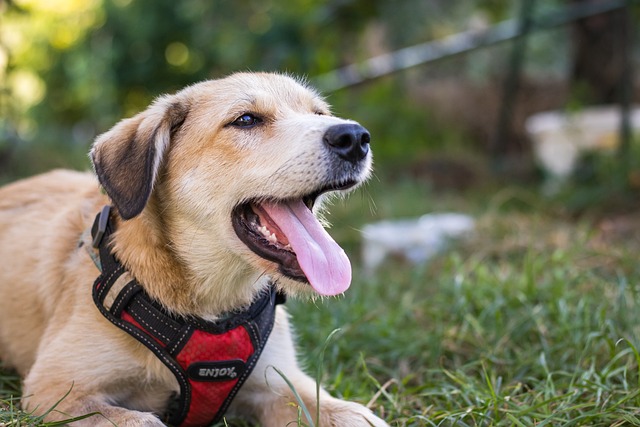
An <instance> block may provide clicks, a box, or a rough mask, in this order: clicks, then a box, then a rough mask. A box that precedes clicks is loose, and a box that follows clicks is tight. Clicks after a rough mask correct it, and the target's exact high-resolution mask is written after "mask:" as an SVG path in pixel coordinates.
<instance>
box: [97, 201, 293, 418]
mask: <svg viewBox="0 0 640 427" xmlns="http://www.w3.org/2000/svg"><path fill="white" fill-rule="evenodd" d="M113 227H114V226H113V222H112V221H111V220H110V208H109V207H108V206H106V207H105V208H103V210H102V212H101V213H100V214H98V216H97V217H96V220H95V222H94V224H93V227H92V230H91V234H92V236H93V246H94V247H95V248H98V250H99V255H100V262H101V265H102V274H100V276H98V278H97V279H96V281H95V283H94V285H93V299H94V302H95V304H96V306H97V307H98V309H99V310H100V312H101V313H102V314H103V315H104V316H105V317H106V318H107V319H108V320H109V321H110V322H111V323H113V324H114V325H116V326H118V327H119V328H120V329H122V330H124V331H126V332H127V333H128V334H130V335H131V336H132V337H134V338H135V339H136V340H138V341H139V342H141V343H142V344H144V345H145V346H146V347H147V348H148V349H149V350H151V351H152V352H153V353H154V354H155V355H156V356H157V357H158V358H159V359H160V360H161V361H162V363H164V365H165V366H167V368H169V370H170V371H171V372H172V373H173V375H174V376H175V377H176V380H177V381H178V384H179V386H180V394H179V396H177V398H176V399H175V400H174V401H173V402H170V403H169V407H168V408H167V411H166V414H164V415H165V419H166V421H167V422H168V423H169V424H170V425H174V426H180V427H196V426H205V425H210V424H212V423H214V422H216V421H218V420H220V419H221V418H222V416H223V415H224V413H225V411H226V410H227V409H228V407H229V405H230V404H231V401H232V400H233V398H234V397H235V395H236V393H237V392H238V390H239V389H240V387H241V386H242V384H243V383H244V381H245V380H246V379H247V377H248V376H249V374H250V373H251V371H252V369H253V368H254V366H255V364H256V362H257V361H258V358H259V356H260V353H261V352H262V350H263V348H264V346H265V344H266V342H267V338H268V337H269V334H270V333H271V330H272V328H273V324H274V320H275V307H276V305H277V304H281V303H284V302H285V297H284V295H283V294H280V293H279V292H277V291H276V289H275V286H274V285H271V286H270V289H269V291H268V292H265V293H263V294H262V295H261V296H260V297H259V298H258V299H257V300H256V301H255V302H254V303H253V304H252V305H251V306H250V307H249V308H247V309H246V310H244V311H240V312H233V313H230V314H229V315H227V316H225V317H224V318H223V319H221V320H219V321H215V322H209V321H206V320H204V319H200V318H197V317H178V316H173V315H171V314H170V313H168V312H167V311H166V310H165V309H164V308H163V307H162V305H160V304H159V303H158V302H157V301H154V300H152V299H151V298H150V297H149V295H148V294H147V293H146V292H145V290H144V288H143V287H142V286H141V285H140V284H139V283H138V282H137V281H136V279H135V278H134V277H133V276H131V275H130V274H129V272H128V271H127V270H126V268H125V267H124V266H123V265H122V264H121V263H120V261H119V260H118V259H117V258H116V257H115V256H114V255H113V254H112V253H111V250H110V248H109V244H110V241H109V240H110V237H111V235H112V233H113V232H114V228H113Z"/></svg>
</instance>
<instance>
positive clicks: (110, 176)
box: [91, 97, 188, 219]
mask: <svg viewBox="0 0 640 427" xmlns="http://www.w3.org/2000/svg"><path fill="white" fill-rule="evenodd" d="M187 111H188V107H187V106H186V105H184V104H183V103H181V102H179V101H176V100H174V99H172V97H165V98H160V99H158V100H156V101H155V102H154V103H153V104H152V105H151V106H150V107H149V108H148V109H147V110H146V111H144V112H142V113H140V114H138V115H136V116H134V117H131V118H129V119H125V120H122V121H121V122H119V123H118V124H116V125H115V126H114V127H113V128H111V130H109V131H107V132H105V133H103V134H102V135H100V136H99V137H98V138H97V139H96V141H95V143H94V144H93V148H92V149H91V160H92V161H93V165H94V168H95V171H96V174H97V175H98V179H99V180H100V184H102V186H103V187H104V189H105V190H106V192H107V194H108V195H109V197H110V198H111V200H112V201H113V203H114V205H115V206H116V208H117V209H118V212H120V215H121V216H122V218H124V219H130V218H133V217H135V216H136V215H138V214H140V212H142V210H143V209H144V207H145V205H146V204H147V201H148V199H149V196H150V195H151V190H152V189H153V186H154V183H155V180H156V176H157V174H158V169H159V167H160V165H161V163H162V159H163V157H164V155H165V153H166V151H167V148H168V147H169V142H170V140H171V135H172V133H173V132H174V130H175V129H177V128H178V127H179V126H180V125H181V124H182V123H183V122H184V120H185V117H186V115H187Z"/></svg>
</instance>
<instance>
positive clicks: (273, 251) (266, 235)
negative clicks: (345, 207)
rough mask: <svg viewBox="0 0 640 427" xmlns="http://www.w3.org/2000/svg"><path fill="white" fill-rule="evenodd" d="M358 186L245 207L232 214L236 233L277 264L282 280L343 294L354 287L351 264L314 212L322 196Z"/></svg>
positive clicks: (251, 247) (341, 187)
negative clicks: (312, 209)
mask: <svg viewBox="0 0 640 427" xmlns="http://www.w3.org/2000/svg"><path fill="white" fill-rule="evenodd" d="M355 184H356V183H355V182H352V181H349V182H347V183H343V184H341V185H339V186H331V187H326V188H323V189H322V190H319V191H317V192H315V193H313V194H311V195H308V196H305V197H302V198H299V199H287V200H275V201H273V200H268V201H258V200H254V201H250V202H247V203H243V204H241V205H238V206H237V207H236V208H235V209H234V210H233V213H232V223H233V228H234V230H235V232H236V234H237V235H238V237H239V238H240V240H241V241H242V242H243V243H244V244H245V245H247V247H248V248H249V249H251V250H252V251H253V252H254V253H255V254H256V255H258V256H260V257H262V258H264V259H266V260H269V261H271V262H274V263H276V264H278V267H279V271H280V273H282V274H283V275H285V276H287V277H289V278H291V279H294V280H297V281H300V282H307V283H309V284H311V286H312V287H313V289H314V290H315V291H316V292H318V293H319V294H320V295H338V294H341V293H343V292H344V291H345V290H347V288H348V287H349V285H350V284H351V264H350V263H349V259H348V258H347V255H346V254H345V252H344V250H343V249H342V248H341V247H340V246H339V245H338V244H337V243H336V242H335V241H334V240H333V239H332V238H331V236H329V234H328V233H327V231H326V230H325V229H324V228H323V227H322V225H321V224H320V222H319V221H318V219H317V218H316V217H315V216H314V215H313V213H312V212H311V208H312V207H313V204H314V202H315V200H316V199H317V198H318V196H320V194H322V193H324V192H327V191H332V190H339V189H346V188H349V187H352V186H354V185H355Z"/></svg>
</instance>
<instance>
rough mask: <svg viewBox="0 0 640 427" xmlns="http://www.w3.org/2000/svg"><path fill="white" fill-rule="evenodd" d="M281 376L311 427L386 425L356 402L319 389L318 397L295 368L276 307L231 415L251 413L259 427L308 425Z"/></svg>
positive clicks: (285, 322)
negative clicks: (264, 341)
mask: <svg viewBox="0 0 640 427" xmlns="http://www.w3.org/2000/svg"><path fill="white" fill-rule="evenodd" d="M276 369H277V370H278V371H280V372H281V373H282V375H281V374H280V373H278V372H277V371H276ZM283 377H285V378H286V379H287V381H289V382H290V383H291V384H292V385H293V388H294V389H295V391H296V393H297V395H298V396H299V398H300V399H302V401H303V403H304V405H305V406H306V408H307V409H308V411H309V413H310V415H311V417H312V418H314V419H313V420H312V421H313V423H314V425H318V426H320V427H345V426H349V427H370V426H374V427H388V425H387V423H386V422H384V421H383V420H381V419H380V418H378V417H377V416H375V415H374V414H373V413H372V412H371V411H370V410H369V409H367V408H366V407H364V406H363V405H360V404H359V403H355V402H347V401H344V400H340V399H336V398H334V397H332V396H331V395H330V394H329V393H327V392H326V391H325V390H324V389H322V388H320V393H319V396H318V394H317V391H316V382H315V381H314V380H313V379H312V378H310V377H309V376H308V375H307V374H305V373H304V372H303V371H302V370H301V369H300V367H299V366H298V363H297V360H296V354H295V347H294V344H293V340H292V336H291V331H290V327H289V322H288V318H287V314H286V312H285V311H284V309H283V308H282V307H278V309H277V314H276V324H275V326H274V328H273V332H272V333H271V336H270V337H269V340H268V342H267V345H266V347H265V349H264V351H263V353H262V356H261V357H260V359H259V361H258V363H257V365H256V367H255V369H254V370H253V372H252V374H251V376H250V377H249V378H248V380H247V382H246V383H245V384H244V386H243V387H242V389H241V390H240V393H238V396H237V397H236V399H235V401H234V402H233V404H232V407H231V408H230V409H231V411H232V413H236V414H239V415H246V414H251V415H252V416H253V417H254V418H257V419H258V421H259V422H260V425H261V426H262V427H282V426H286V425H296V421H297V420H298V419H300V421H301V422H302V423H303V424H307V425H308V424H309V420H307V419H306V417H305V415H304V413H302V411H300V410H299V409H298V408H299V407H300V406H301V405H300V402H299V401H298V398H297V397H296V396H295V395H294V393H293V392H292V390H291V387H290V386H289V385H288V384H287V383H286V381H285V379H284V378H283ZM317 402H320V419H319V420H315V416H316V413H317Z"/></svg>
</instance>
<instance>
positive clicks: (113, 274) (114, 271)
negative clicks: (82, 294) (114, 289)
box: [98, 265, 124, 300]
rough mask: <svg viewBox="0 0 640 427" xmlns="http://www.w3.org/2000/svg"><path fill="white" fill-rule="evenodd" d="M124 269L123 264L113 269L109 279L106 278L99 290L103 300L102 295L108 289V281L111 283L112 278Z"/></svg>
mask: <svg viewBox="0 0 640 427" xmlns="http://www.w3.org/2000/svg"><path fill="white" fill-rule="evenodd" d="M121 270H124V266H123V265H121V266H119V267H118V268H116V269H115V270H113V273H111V275H110V276H109V277H108V278H107V280H105V281H104V282H103V286H102V287H101V288H100V289H99V290H98V296H99V297H100V300H102V299H103V298H102V295H104V292H105V290H106V289H107V287H108V286H107V283H109V282H110V281H111V279H112V278H113V276H115V275H116V274H117V273H118V272H119V271H121Z"/></svg>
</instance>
